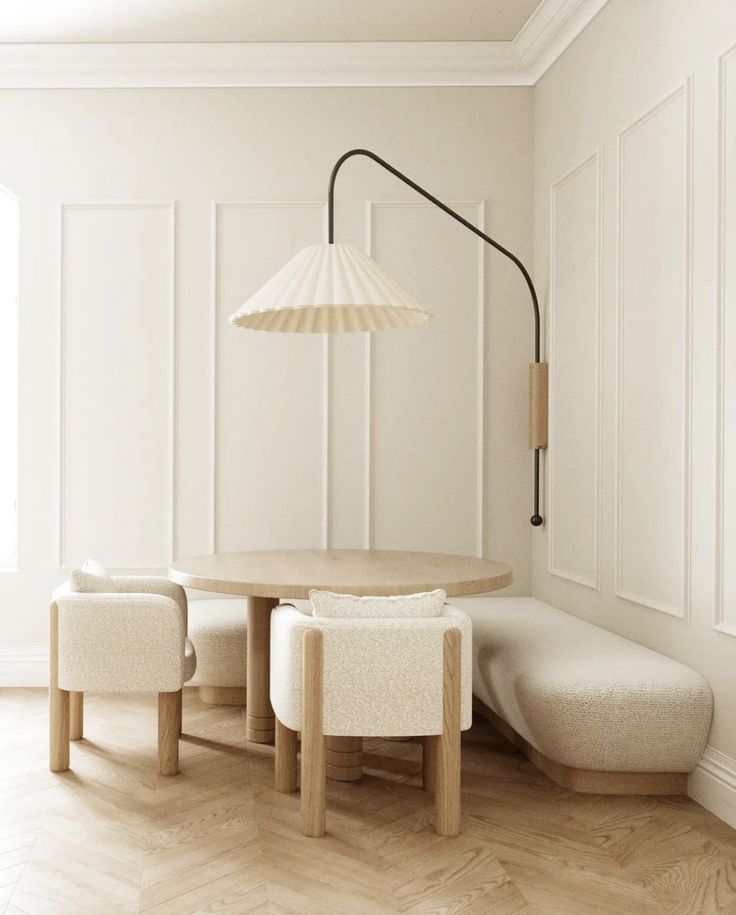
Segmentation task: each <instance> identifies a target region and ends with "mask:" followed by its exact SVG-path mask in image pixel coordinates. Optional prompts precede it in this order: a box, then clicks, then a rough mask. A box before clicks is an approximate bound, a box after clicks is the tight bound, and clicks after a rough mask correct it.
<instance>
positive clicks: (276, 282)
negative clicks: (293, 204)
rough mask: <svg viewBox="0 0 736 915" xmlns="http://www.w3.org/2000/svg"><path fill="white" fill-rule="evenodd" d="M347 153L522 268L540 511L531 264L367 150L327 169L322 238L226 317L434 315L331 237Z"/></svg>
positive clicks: (345, 320) (543, 399)
mask: <svg viewBox="0 0 736 915" xmlns="http://www.w3.org/2000/svg"><path fill="white" fill-rule="evenodd" d="M353 156H365V157H366V158H368V159H372V160H373V161H374V162H376V163H377V164H378V165H380V166H381V167H382V168H384V169H386V171H388V172H390V173H391V174H392V175H394V176H395V177H396V178H398V179H399V181H403V182H404V184H406V185H408V186H409V187H410V188H413V190H415V191H416V192H417V193H418V194H421V196H422V197H424V198H425V199H426V200H429V201H430V202H431V203H433V204H434V205H435V206H437V207H439V208H440V209H441V210H444V212H445V213H447V214H448V216H451V217H452V218H453V219H455V220H456V221H457V222H459V223H461V225H463V226H465V228H466V229H469V230H470V231H471V232H472V233H473V234H474V235H477V236H478V237H479V238H482V239H483V241H485V242H487V243H488V244H489V245H491V247H493V248H495V249H496V250H497V251H500V252H501V254H504V255H505V256H506V257H508V258H509V260H511V261H513V262H514V264H516V266H517V267H518V268H519V270H520V271H521V274H522V276H523V277H524V280H525V281H526V285H527V287H528V289H529V294H530V296H531V300H532V309H533V312H534V362H533V363H531V364H530V366H529V447H530V448H531V449H533V450H534V511H533V514H532V516H531V519H530V520H531V523H532V524H533V525H534V526H535V527H538V526H539V525H540V524H542V523H543V518H542V516H541V514H540V513H539V452H540V450H541V449H543V448H546V447H547V363H546V362H542V361H541V341H540V335H541V331H540V318H539V301H538V299H537V293H536V290H535V289H534V283H533V282H532V278H531V277H530V275H529V271H528V270H527V269H526V267H525V266H524V264H522V262H521V261H520V260H519V258H518V257H517V256H516V255H515V254H512V253H511V251H509V250H508V249H507V248H504V247H503V245H500V244H499V243H498V242H497V241H494V239H492V238H491V237H490V236H489V235H486V234H485V232H481V230H480V229H478V228H476V226H474V225H473V224H472V223H471V222H468V220H467V219H464V218H463V217H462V216H461V215H460V214H459V213H456V212H455V210H453V209H451V208H450V207H448V206H447V205H446V204H444V203H442V201H441V200H438V199H437V198H436V197H435V196H433V195H432V194H430V193H429V191H426V190H425V189H424V188H423V187H420V185H418V184H417V183H416V182H415V181H412V180H411V178H408V177H407V176H406V175H404V174H402V173H401V172H400V171H398V169H396V168H394V167H393V166H392V165H389V163H388V162H386V160H385V159H382V158H381V157H380V156H377V155H376V154H375V153H373V152H371V151H370V150H368V149H351V150H349V151H348V152H346V153H345V154H344V155H342V156H340V158H339V159H338V160H337V162H336V163H335V165H334V168H333V169H332V173H331V175H330V183H329V189H328V195H327V220H328V236H327V237H328V241H327V244H323V245H311V246H310V247H308V248H303V249H302V250H301V251H299V253H298V254H296V255H295V256H294V257H293V258H292V259H291V260H290V261H289V262H288V263H287V264H286V265H285V266H284V267H282V268H281V270H279V272H278V273H277V274H275V275H274V276H273V277H272V278H271V279H270V280H269V281H268V282H267V283H266V284H265V285H264V286H262V287H261V288H260V289H259V290H258V292H256V293H255V294H254V295H252V296H251V297H250V298H249V299H248V301H247V302H246V303H245V304H244V305H242V306H241V307H240V308H239V309H238V310H237V311H236V312H235V314H234V315H232V317H231V318H230V323H231V324H234V325H237V326H238V327H248V328H252V329H255V330H270V331H282V332H293V333H319V334H324V333H327V334H331V333H339V332H344V331H374V330H388V329H391V328H395V327H411V326H414V325H417V324H424V323H425V322H427V321H429V320H430V318H431V317H432V315H431V314H430V313H429V312H428V311H426V310H425V309H423V308H422V306H421V305H420V304H419V302H417V301H416V299H414V297H413V296H411V295H410V294H409V293H408V292H406V291H405V290H404V289H402V288H401V286H399V284H398V283H396V282H395V281H394V280H393V279H392V278H391V277H390V276H389V275H388V274H387V273H385V272H384V271H383V270H381V268H380V267H379V266H378V264H377V263H376V262H375V261H374V260H373V259H372V258H370V257H368V256H367V255H366V254H364V253H363V252H362V251H361V250H360V249H359V248H356V247H355V245H343V244H335V241H334V234H335V233H334V230H335V179H336V178H337V173H338V172H339V170H340V167H341V166H342V164H343V163H344V162H345V161H346V160H347V159H350V158H352V157H353Z"/></svg>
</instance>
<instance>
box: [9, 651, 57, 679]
mask: <svg viewBox="0 0 736 915" xmlns="http://www.w3.org/2000/svg"><path fill="white" fill-rule="evenodd" d="M48 685H49V649H48V647H47V646H46V645H18V646H13V647H12V648H0V686H48Z"/></svg>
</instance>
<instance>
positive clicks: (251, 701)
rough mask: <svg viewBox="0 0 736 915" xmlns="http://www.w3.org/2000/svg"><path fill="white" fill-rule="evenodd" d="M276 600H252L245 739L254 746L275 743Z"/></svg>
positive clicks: (270, 598) (250, 602) (258, 598)
mask: <svg viewBox="0 0 736 915" xmlns="http://www.w3.org/2000/svg"><path fill="white" fill-rule="evenodd" d="M277 604H278V599H276V598H272V597H249V598H248V648H247V654H248V657H247V669H246V682H247V686H246V692H245V703H246V713H245V736H246V738H247V739H248V740H251V741H253V743H273V740H274V733H275V722H274V717H273V709H272V708H271V700H270V698H269V679H270V668H271V611H272V610H273V608H274V607H275V606H276V605H277Z"/></svg>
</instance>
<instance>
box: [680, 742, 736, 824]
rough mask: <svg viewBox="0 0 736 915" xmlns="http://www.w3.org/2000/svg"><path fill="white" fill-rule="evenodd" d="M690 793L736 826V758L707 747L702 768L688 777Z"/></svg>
mask: <svg viewBox="0 0 736 915" xmlns="http://www.w3.org/2000/svg"><path fill="white" fill-rule="evenodd" d="M687 793H688V795H689V796H690V797H691V798H692V799H693V800H694V801H697V802H698V804H700V806H701V807H705V809H706V810H710V812H711V813H714V814H715V815H716V816H717V817H719V818H720V819H721V820H724V821H725V822H726V823H728V825H729V826H733V827H734V829H736V759H731V757H730V756H726V754H725V753H721V752H720V750H716V749H714V748H713V747H706V748H705V753H703V758H702V759H701V760H700V763H699V765H698V768H697V769H696V770H695V771H694V772H692V773H691V774H690V776H689V777H688V783H687Z"/></svg>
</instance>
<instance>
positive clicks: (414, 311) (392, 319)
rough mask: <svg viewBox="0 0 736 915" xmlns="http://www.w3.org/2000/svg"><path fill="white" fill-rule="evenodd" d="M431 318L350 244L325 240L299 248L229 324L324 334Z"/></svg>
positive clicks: (390, 325) (415, 321)
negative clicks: (331, 242)
mask: <svg viewBox="0 0 736 915" xmlns="http://www.w3.org/2000/svg"><path fill="white" fill-rule="evenodd" d="M431 317H432V316H431V314H430V313H429V312H428V311H425V310H424V309H423V308H422V307H421V305H420V304H419V303H418V302H417V301H416V299H414V297H413V296H411V295H409V293H408V292H406V291H405V290H404V289H402V288H401V286H399V284H398V283H396V282H395V281H394V280H392V279H391V277H390V276H388V274H386V273H384V271H383V270H381V268H380V267H379V266H378V264H377V263H376V262H375V261H374V260H373V259H372V258H370V257H368V256H367V255H366V254H364V253H363V252H362V251H361V250H360V249H359V248H356V247H355V245H337V244H331V245H330V244H324V245H311V246H310V247H308V248H302V250H301V251H299V253H298V254H296V255H295V256H294V257H293V258H292V259H291V260H290V261H289V262H288V263H287V264H285V265H284V266H283V267H282V268H281V270H279V272H278V273H277V274H275V275H274V276H273V277H271V279H270V280H269V281H268V282H267V283H266V284H265V285H264V286H262V287H261V288H260V289H259V290H258V292H256V293H255V294H254V295H252V296H251V297H250V298H249V299H248V301H247V302H246V303H245V304H244V305H242V306H241V307H240V308H239V309H238V310H237V311H236V312H235V314H234V315H232V317H231V318H230V323H231V324H235V325H237V326H238V327H249V328H252V329H254V330H271V331H282V332H292V333H317V334H324V333H338V332H340V331H372V330H387V329H389V328H394V327H411V326H414V325H417V324H424V323H425V322H426V321H428V320H429V319H430V318H431Z"/></svg>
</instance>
